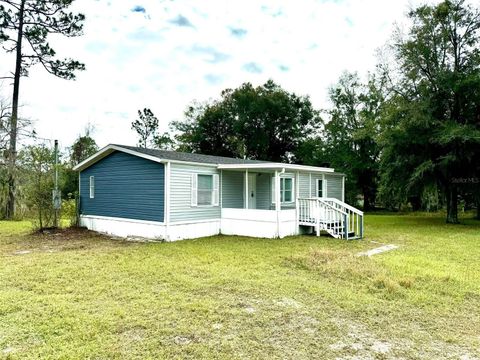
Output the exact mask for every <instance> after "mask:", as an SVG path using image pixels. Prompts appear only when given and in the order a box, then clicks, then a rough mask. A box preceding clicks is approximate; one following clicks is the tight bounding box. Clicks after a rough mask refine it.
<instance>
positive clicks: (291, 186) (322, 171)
mask: <svg viewBox="0 0 480 360" xmlns="http://www.w3.org/2000/svg"><path fill="white" fill-rule="evenodd" d="M74 169H75V170H77V171H79V189H80V207H79V208H80V210H79V212H80V223H81V225H82V226H85V227H87V228H88V229H91V230H95V231H99V232H104V233H109V234H114V235H118V236H142V237H148V238H156V239H163V240H166V241H174V240H181V239H190V238H197V237H203V236H210V235H216V234H228V235H245V236H255V237H264V238H277V237H280V238H281V237H284V236H289V235H296V234H301V233H307V232H310V233H315V234H317V235H320V233H321V232H322V231H324V232H327V233H329V234H330V235H332V236H334V237H336V238H347V239H351V238H360V237H362V236H363V213H362V212H361V211H359V210H357V209H355V208H354V207H352V206H349V205H347V204H345V203H344V196H345V175H344V174H340V173H337V172H335V171H334V170H333V169H331V168H325V167H314V166H305V165H295V164H284V163H275V162H268V161H257V160H244V159H234V158H227V157H219V156H210V155H200V154H190V153H180V152H174V151H163V150H152V149H144V148H138V147H131V146H124V145H108V146H106V147H105V148H103V149H101V150H100V151H98V152H97V153H96V154H95V155H93V156H91V157H90V158H88V159H86V160H85V161H83V162H82V163H80V164H78V165H77V166H76V167H75V168H74Z"/></svg>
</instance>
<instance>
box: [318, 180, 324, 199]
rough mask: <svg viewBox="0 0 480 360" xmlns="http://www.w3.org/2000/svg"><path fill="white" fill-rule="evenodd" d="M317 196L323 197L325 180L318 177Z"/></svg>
mask: <svg viewBox="0 0 480 360" xmlns="http://www.w3.org/2000/svg"><path fill="white" fill-rule="evenodd" d="M317 197H320V198H321V197H323V180H322V179H317Z"/></svg>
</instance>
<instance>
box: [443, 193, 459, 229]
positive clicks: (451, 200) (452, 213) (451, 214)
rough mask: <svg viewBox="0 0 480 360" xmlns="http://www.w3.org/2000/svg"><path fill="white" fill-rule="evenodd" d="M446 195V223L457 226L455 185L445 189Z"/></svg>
mask: <svg viewBox="0 0 480 360" xmlns="http://www.w3.org/2000/svg"><path fill="white" fill-rule="evenodd" d="M446 195H447V223H448V224H458V223H459V221H458V196H457V195H458V190H457V187H456V185H454V184H450V185H449V186H448V187H447V189H446Z"/></svg>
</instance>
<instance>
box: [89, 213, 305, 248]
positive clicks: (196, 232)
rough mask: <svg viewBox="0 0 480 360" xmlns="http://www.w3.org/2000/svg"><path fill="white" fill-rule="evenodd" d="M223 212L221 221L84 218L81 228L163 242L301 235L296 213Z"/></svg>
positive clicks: (90, 216)
mask: <svg viewBox="0 0 480 360" xmlns="http://www.w3.org/2000/svg"><path fill="white" fill-rule="evenodd" d="M278 216H279V225H278V227H277V213H276V212H275V211H271V210H253V209H251V210H247V209H222V218H221V219H212V220H200V221H191V222H181V223H170V224H169V225H168V227H167V225H166V224H164V223H162V222H155V221H143V220H133V219H124V218H113V217H105V216H94V215H81V216H80V225H81V226H84V227H86V228H87V229H89V230H93V231H98V232H101V233H105V234H110V235H115V236H120V237H129V236H138V237H144V238H149V239H156V240H159V241H160V240H163V241H177V240H185V239H195V238H200V237H205V236H213V235H218V234H224V235H239V236H251V237H260V238H276V237H280V238H283V237H285V236H290V235H297V234H299V228H298V226H297V222H296V220H295V216H296V213H295V210H282V211H281V212H280V213H279V214H278Z"/></svg>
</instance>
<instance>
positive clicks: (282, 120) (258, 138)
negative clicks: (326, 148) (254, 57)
mask: <svg viewBox="0 0 480 360" xmlns="http://www.w3.org/2000/svg"><path fill="white" fill-rule="evenodd" d="M320 122H321V119H320V116H319V113H318V111H316V110H314V109H313V107H312V104H311V102H310V100H309V98H308V97H303V96H297V95H296V94H294V93H289V92H287V91H286V90H284V89H282V88H281V87H280V86H279V85H277V84H275V83H274V82H273V81H272V80H269V81H267V82H266V83H265V84H264V85H261V86H258V87H253V86H252V85H251V84H250V83H244V84H242V85H241V86H240V87H239V88H237V89H233V90H232V89H226V90H224V91H222V93H221V98H220V99H219V100H215V101H212V102H210V103H205V104H194V105H192V106H190V107H189V109H188V110H187V112H186V120H184V121H180V122H174V123H172V127H173V129H174V130H175V131H176V132H177V135H176V140H177V141H178V142H179V147H180V149H183V150H189V151H193V152H201V153H204V154H211V155H222V156H233V157H240V158H243V157H248V158H251V159H262V160H270V161H292V160H294V158H295V151H296V150H297V149H298V147H299V145H300V143H301V142H302V141H304V140H305V139H306V138H307V137H308V136H309V135H310V134H312V133H313V132H314V130H315V129H316V128H317V127H318V125H319V124H320Z"/></svg>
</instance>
